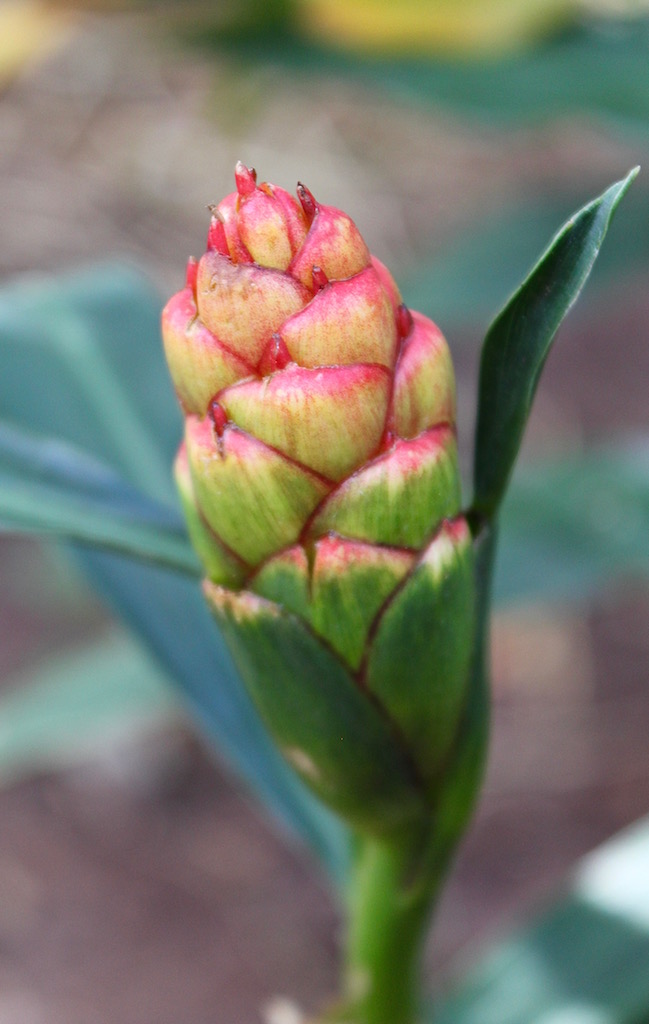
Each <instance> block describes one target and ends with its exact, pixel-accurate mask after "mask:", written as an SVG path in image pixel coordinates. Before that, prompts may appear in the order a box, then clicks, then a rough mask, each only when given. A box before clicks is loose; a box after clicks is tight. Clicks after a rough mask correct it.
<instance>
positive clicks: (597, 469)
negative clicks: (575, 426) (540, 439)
mask: <svg viewBox="0 0 649 1024" xmlns="http://www.w3.org/2000/svg"><path fill="white" fill-rule="evenodd" d="M501 526H502V530H501V533H502V537H501V550H500V554H499V558H498V565H497V571H496V579H495V599H496V601H497V602H498V603H500V604H509V603H512V602H517V603H518V602H520V601H538V600H542V601H552V600H554V601H556V600H566V599H568V600H584V599H585V598H588V597H589V596H591V595H592V594H593V593H594V592H595V591H597V589H598V588H601V587H602V586H603V585H605V584H606V583H610V582H611V581H613V580H615V579H616V578H620V577H626V578H629V577H635V578H639V579H641V580H644V581H646V580H647V579H649V545H648V544H647V537H649V437H646V436H645V437H639V438H636V439H634V440H628V441H626V442H620V443H619V444H618V445H616V446H612V445H611V446H607V447H605V448H600V449H595V450H594V451H591V452H588V453H586V454H585V455H573V456H571V457H569V458H564V459H561V460H557V461H552V462H548V463H543V464H541V465H533V466H529V467H526V468H525V469H524V470H521V471H520V472H518V473H517V474H516V478H515V480H514V483H513V484H512V487H511V490H510V492H509V494H508V496H507V499H506V501H505V503H504V505H503V508H502V514H501Z"/></svg>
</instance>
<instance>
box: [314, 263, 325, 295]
mask: <svg viewBox="0 0 649 1024" xmlns="http://www.w3.org/2000/svg"><path fill="white" fill-rule="evenodd" d="M312 276H313V289H314V291H317V292H320V291H322V289H323V288H325V287H326V286H327V285H328V284H329V278H328V277H327V275H326V274H325V272H324V270H323V269H322V268H321V267H314V268H313V270H312Z"/></svg>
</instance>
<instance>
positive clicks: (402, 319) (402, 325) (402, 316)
mask: <svg viewBox="0 0 649 1024" xmlns="http://www.w3.org/2000/svg"><path fill="white" fill-rule="evenodd" d="M412 324H413V320H412V313H411V312H410V310H409V309H408V307H407V306H406V304H405V302H402V303H401V305H400V306H399V308H398V309H397V330H398V332H399V337H400V338H401V340H402V341H403V339H404V338H407V337H408V335H409V334H410V332H411V330H412Z"/></svg>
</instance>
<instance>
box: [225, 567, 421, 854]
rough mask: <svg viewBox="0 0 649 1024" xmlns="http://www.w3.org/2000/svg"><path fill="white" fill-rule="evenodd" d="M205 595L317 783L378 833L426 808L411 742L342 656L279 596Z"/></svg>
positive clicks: (290, 752)
mask: <svg viewBox="0 0 649 1024" xmlns="http://www.w3.org/2000/svg"><path fill="white" fill-rule="evenodd" d="M206 594H207V598H208V601H209V603H210V607H211V609H212V612H213V614H214V615H215V616H216V618H217V621H218V622H219V624H220V626H221V629H222V632H223V634H224V636H225V637H226V639H227V642H228V645H229V647H230V650H231V651H232V654H233V657H234V659H235V662H236V664H237V667H238V668H239V671H240V672H241V675H242V677H243V679H244V680H245V682H246V685H247V687H248V690H249V692H250V694H251V696H252V699H253V700H254V702H255V705H256V707H257V708H258V710H259V713H260V715H261V717H262V718H263V720H264V721H265V723H266V725H267V727H268V729H269V731H270V732H271V734H272V735H273V737H274V739H275V742H276V743H277V744H278V746H279V748H280V750H281V751H282V753H283V754H284V757H285V758H286V759H287V761H289V762H290V763H291V764H292V765H293V767H294V768H295V770H296V771H297V772H298V774H300V775H301V777H302V778H303V779H304V780H305V781H306V782H307V783H308V784H309V785H310V786H311V788H312V789H313V790H314V792H316V793H317V794H318V796H319V797H321V799H322V800H324V801H325V802H326V803H327V804H328V806H330V807H332V808H333V809H334V810H335V811H336V812H337V813H339V814H341V815H343V816H344V817H345V818H347V820H349V821H350V822H351V823H352V824H353V825H355V826H356V827H358V828H360V829H361V830H362V831H364V832H368V833H370V834H381V833H382V832H389V831H390V830H391V829H392V828H394V827H397V826H401V825H403V824H404V823H408V822H409V821H412V820H413V819H414V818H415V817H416V816H417V815H419V814H421V811H422V807H423V789H422V786H421V783H420V781H419V779H418V776H417V772H416V770H415V769H414V766H413V764H412V762H411V761H410V758H409V755H408V753H407V751H406V748H405V746H403V745H402V743H401V742H400V741H399V739H398V737H397V736H396V735H395V734H394V732H393V730H392V728H391V724H390V722H389V721H388V719H387V718H386V717H385V716H384V715H383V714H382V713H381V711H380V710H379V708H378V707H377V705H376V704H375V702H374V701H373V700H371V699H370V698H369V697H368V695H367V694H366V693H365V692H363V690H362V689H361V687H360V686H359V685H358V684H357V682H356V680H354V679H353V678H352V677H351V675H350V674H349V672H348V670H347V669H346V667H345V666H344V664H343V662H342V661H341V660H339V658H337V657H336V656H335V655H334V654H332V653H330V651H329V650H328V649H327V647H325V645H324V644H323V643H322V642H321V641H319V640H318V639H317V638H316V637H315V636H314V635H313V633H311V631H310V630H309V629H308V627H307V626H306V625H305V624H304V623H303V622H302V621H301V620H300V619H299V618H297V617H296V616H294V615H292V614H290V613H288V612H286V611H285V610H284V609H283V608H282V607H281V606H280V605H277V604H275V603H274V602H272V601H268V600H266V599H264V598H260V597H257V596H256V595H253V594H250V593H246V592H243V593H241V594H234V593H232V592H231V591H227V590H225V589H223V588H221V587H216V586H214V585H212V584H207V585H206Z"/></svg>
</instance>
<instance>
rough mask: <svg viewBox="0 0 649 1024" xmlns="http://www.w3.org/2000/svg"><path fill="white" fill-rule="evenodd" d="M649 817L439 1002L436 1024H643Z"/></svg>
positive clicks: (599, 854)
mask: <svg viewBox="0 0 649 1024" xmlns="http://www.w3.org/2000/svg"><path fill="white" fill-rule="evenodd" d="M648 963H649V819H645V820H644V821H642V822H640V823H638V824H637V825H635V826H633V827H632V828H630V829H628V830H626V831H625V832H623V833H622V834H621V835H620V836H617V837H615V838H614V839H612V840H610V841H609V842H608V843H605V844H604V845H603V846H602V847H600V849H599V850H597V851H595V853H592V854H590V855H589V856H587V857H585V858H584V859H583V860H582V861H581V862H580V864H579V866H578V868H577V870H576V872H575V873H574V875H573V880H572V886H571V891H570V892H569V893H568V894H567V895H566V896H564V897H562V898H560V899H559V900H558V901H557V902H556V903H555V904H554V905H553V906H551V907H550V908H549V909H548V910H546V911H544V912H543V913H542V914H540V915H539V916H538V917H537V918H536V919H535V920H533V921H532V922H531V923H530V924H529V925H527V927H526V928H524V929H523V930H521V931H519V932H518V933H517V934H516V935H514V936H513V937H512V938H511V939H509V940H507V941H505V942H503V943H500V944H499V945H498V947H497V948H496V949H495V950H494V951H493V952H491V953H490V954H488V956H487V957H486V958H485V960H484V962H483V963H481V964H479V965H478V966H477V967H476V968H474V969H473V970H472V971H471V972H470V974H469V976H468V977H467V978H466V979H465V980H464V981H463V982H462V984H461V986H460V987H459V988H458V990H457V991H456V993H455V994H453V995H451V996H450V997H447V998H446V999H443V1000H441V1001H440V1003H439V1004H438V1005H437V1006H436V1007H435V1012H434V1014H433V1013H431V1015H430V1017H429V1018H427V1020H430V1021H431V1024H432V1022H433V1021H434V1024H550V1022H553V1024H554V1022H557V1024H559V1022H562V1024H563V1022H566V1024H568V1022H570V1024H640V1022H641V1021H646V1020H647V1018H648V1017H649V971H648V970H647V964H648Z"/></svg>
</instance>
